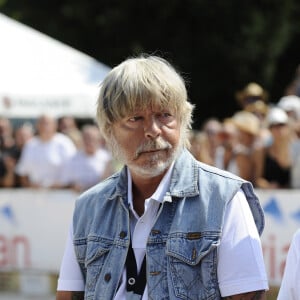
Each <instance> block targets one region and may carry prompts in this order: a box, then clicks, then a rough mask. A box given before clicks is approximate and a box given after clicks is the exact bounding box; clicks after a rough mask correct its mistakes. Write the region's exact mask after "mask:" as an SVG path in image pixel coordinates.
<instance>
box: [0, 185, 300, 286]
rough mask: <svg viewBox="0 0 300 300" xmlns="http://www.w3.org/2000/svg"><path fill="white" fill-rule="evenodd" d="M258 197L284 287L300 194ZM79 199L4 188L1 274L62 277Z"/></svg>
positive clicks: (276, 274)
mask: <svg viewBox="0 0 300 300" xmlns="http://www.w3.org/2000/svg"><path fill="white" fill-rule="evenodd" d="M256 193H257V195H258V197H259V199H260V201H261V204H262V206H263V209H264V212H265V219H266V226H265V230H264V233H263V235H262V245H263V251H264V259H265V264H266V268H267V273H268V278H269V283H270V285H272V286H279V285H280V282H281V278H282V274H283V269H284V265H285V259H286V254H287V251H288V248H289V245H290V242H291V238H292V236H293V234H294V232H295V231H296V230H297V228H298V227H300V190H256ZM77 196H78V195H77V194H76V193H74V192H72V191H69V190H31V189H14V190H13V189H2V190H0V273H2V274H4V273H9V272H17V273H20V274H22V273H27V274H34V273H35V272H41V273H43V274H47V273H48V274H58V272H59V267H60V263H61V259H62V255H63V251H64V247H65V241H66V236H67V233H68V228H69V224H70V222H71V219H72V212H73V208H74V202H75V200H76V198H77ZM31 276H32V275H31ZM26 278H27V280H28V276H27V277H26ZM23 281H24V280H23ZM25 281H26V280H25Z"/></svg>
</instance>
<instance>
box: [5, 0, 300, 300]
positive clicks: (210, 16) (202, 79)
mask: <svg viewBox="0 0 300 300" xmlns="http://www.w3.org/2000/svg"><path fill="white" fill-rule="evenodd" d="M299 15H300V2H299V1H296V0H285V1H279V0H272V1H270V0H261V1H238V0H226V1H221V0H186V1H180V0H168V1H157V0H151V1H137V0H116V1H112V0H98V1H94V0H90V1H85V0H72V1H71V0H52V1H49V0H40V1H35V0H22V1H20V0H0V38H1V42H0V123H1V124H0V129H1V132H0V135H1V143H2V144H1V151H0V187H1V189H0V300H9V299H12V300H21V299H45V300H46V299H47V300H48V299H54V297H55V296H54V293H55V289H56V282H57V276H58V272H59V266H60V261H61V258H62V254H63V250H64V242H65V238H66V235H67V230H68V225H69V222H70V221H71V216H72V210H73V205H74V201H75V199H76V198H77V196H78V193H79V192H81V191H83V190H84V189H86V188H88V186H89V185H90V183H89V185H86V186H85V187H78V184H74V185H73V186H72V188H70V189H66V187H65V186H60V187H59V189H51V190H50V189H48V187H49V184H48V183H43V184H41V186H40V187H39V189H36V187H35V188H34V189H32V188H33V186H30V185H26V184H24V183H20V182H19V181H18V180H19V177H18V176H17V174H15V167H16V165H17V163H18V161H19V159H20V156H21V152H22V151H21V150H22V149H23V147H25V144H26V143H25V140H23V142H21V146H19V145H18V143H17V139H16V137H17V136H14V134H15V133H13V132H14V130H16V129H20V128H21V130H22V131H23V130H24V131H25V132H27V133H28V132H29V136H28V137H27V138H26V139H27V140H29V139H31V138H32V137H33V136H37V133H38V130H37V129H38V128H37V127H38V122H37V121H38V120H39V118H40V117H41V115H43V114H45V113H49V114H51V116H54V117H55V118H57V121H58V127H57V128H56V129H55V130H57V132H60V133H62V134H64V135H67V136H68V137H69V138H70V139H71V140H72V142H73V143H74V145H75V146H76V147H74V149H75V148H76V151H79V152H80V151H85V150H86V149H85V147H90V146H87V145H85V139H84V137H83V136H82V128H84V125H86V124H94V115H95V99H96V98H95V97H96V94H97V91H98V86H99V83H100V82H101V80H102V79H103V77H104V76H105V75H106V74H107V72H108V71H109V70H110V69H111V68H113V67H114V66H115V65H117V64H119V63H120V62H121V61H123V60H124V59H126V58H127V57H130V56H136V55H139V54H141V53H149V54H156V55H159V56H162V57H164V58H166V59H167V60H169V61H170V62H171V63H172V64H173V65H174V66H175V67H176V68H177V70H178V71H179V72H180V73H181V74H182V75H183V77H184V78H185V80H186V83H187V88H188V93H189V98H190V101H191V102H192V103H194V104H195V105H196V110H195V113H194V124H193V129H194V133H195V134H194V135H191V139H193V141H194V142H195V145H194V144H193V143H192V149H191V150H192V152H193V151H195V152H193V154H195V156H196V157H197V158H199V160H202V161H205V162H207V163H210V164H213V165H214V164H215V161H214V159H212V157H210V155H211V152H213V151H215V150H216V149H217V148H218V147H219V148H220V147H221V148H222V151H223V150H224V149H225V150H224V151H225V152H226V149H228V146H229V142H228V141H229V139H228V140H227V138H229V137H231V136H233V134H232V132H231V131H230V130H231V129H232V125H234V126H235V129H234V130H236V129H237V128H238V130H246V131H247V134H248V136H249V134H250V136H252V137H251V139H252V142H251V143H252V145H249V146H247V147H249V149H250V148H251V151H250V150H249V151H247V155H248V154H249V155H250V154H251V158H250V156H249V157H248V158H246V160H247V161H248V162H250V163H252V165H251V166H250V168H251V169H252V171H253V169H256V164H255V162H254V160H253V161H252V158H253V157H252V154H253V153H254V152H256V150H257V149H258V148H259V150H261V149H263V150H265V149H269V148H270V147H271V146H272V145H274V144H275V143H276V142H274V141H277V142H278V141H279V142H278V143H279V144H280V143H281V142H280V141H282V139H283V138H284V136H283V135H280V134H278V133H274V134H273V132H272V130H274V132H275V130H277V131H276V132H279V131H278V128H279V127H280V126H282V125H287V124H288V123H291V122H290V121H289V122H288V116H287V115H284V116H283V115H282V112H279V113H278V112H275V113H274V114H273V115H272V118H273V119H272V120H271V119H270V117H268V115H267V110H268V109H269V108H270V107H273V106H277V103H278V102H279V100H280V99H282V97H284V96H290V95H296V96H298V97H299V96H300V18H299ZM249 83H254V85H253V84H250V85H249ZM257 100H258V101H257ZM285 100H286V99H285ZM289 100H291V99H289ZM293 100H295V99H292V100H291V101H292V102H289V105H292V104H293V105H294V104H295V101H296V106H293V105H292V106H287V105H282V109H286V110H287V113H290V112H291V111H288V110H291V109H295V111H294V112H295V114H296V117H294V119H293V120H292V123H293V126H292V129H291V132H292V134H289V137H288V138H287V139H288V140H289V141H290V140H293V142H292V143H290V142H287V143H286V144H285V145H283V147H284V150H286V149H288V150H290V149H292V150H293V151H294V152H293V153H294V154H293V155H294V156H292V155H291V157H288V159H287V161H286V162H285V163H286V165H288V171H289V172H293V171H292V169H293V166H296V165H297V170H296V167H295V168H294V169H295V170H296V171H297V174H296V173H295V172H296V171H295V172H294V173H295V174H296V175H295V176H294V175H293V176H294V177H293V178H295V179H294V181H293V180H292V179H290V178H289V180H288V181H289V182H285V183H284V184H282V185H281V186H280V185H279V184H278V185H276V186H275V185H272V184H270V185H266V183H265V182H263V184H260V185H259V184H257V182H258V180H257V178H254V177H253V178H252V177H251V179H249V178H247V179H248V180H250V181H252V179H253V181H252V182H253V184H254V185H255V187H256V191H257V194H258V196H259V198H260V200H261V202H262V205H263V208H264V210H265V214H266V230H265V232H264V234H263V236H262V243H263V250H264V257H265V262H266V268H267V272H268V276H269V279H270V286H271V290H270V292H269V294H268V300H271V299H276V295H277V291H278V287H279V285H280V281H281V278H282V274H283V269H284V264H285V258H286V254H287V251H288V247H289V243H290V241H291V238H292V235H293V233H294V232H295V231H296V229H297V228H298V227H299V226H300V201H299V196H300V189H299V188H300V139H299V138H300V106H299V105H300V99H299V98H297V99H296V100H295V101H293ZM247 101H250V102H247ZM256 101H257V103H256ZM254 103H256V104H255V105H254V106H253V105H252V104H254ZM290 103H292V104H290ZM240 110H246V111H248V112H251V113H254V114H255V115H260V117H263V118H266V119H264V120H263V121H264V123H260V125H257V128H256V127H255V126H256V125H255V124H256V123H255V122H258V121H255V120H254V125H253V126H254V127H255V128H256V129H255V128H254V129H253V130H252V128H251V126H252V125H251V124H252V123H251V122H252V121H251V120H249V119H247V118H246V119H244V117H247V116H244V115H243V116H241V115H238V116H236V118H235V117H233V118H231V117H232V116H234V115H235V113H236V112H238V111H240ZM261 114H263V116H261ZM242 117H243V118H242ZM291 118H292V117H291ZM212 119H213V122H212V123H209V122H208V121H209V120H212ZM229 119H230V120H229ZM216 120H217V121H218V122H220V123H219V124H217V125H216V123H215V122H214V121H216ZM228 120H229V121H230V122H229V123H230V124H229V123H228V122H227V121H228ZM48 121H49V120H48ZM260 121H261V119H260ZM265 121H266V122H267V123H266V124H265ZM268 122H269V123H268ZM271 122H273V123H271ZM24 124H25V125H24ZM208 124H209V125H208ZM228 124H229V125H230V126H229V127H228V128H227V125H228ZM245 124H246V126H245ZM257 124H258V123H257ZM215 125H216V126H217V127H215ZM221 125H222V128H221V127H220V126H221ZM242 125H244V126H242ZM218 126H219V127H218ZM224 126H225V127H226V128H225V127H224ZM245 127H246V128H245ZM258 127H260V129H259V132H258ZM275 127H276V128H277V129H275ZM220 128H221V129H220ZM88 130H90V131H93V130H94V129H93V128H92V129H91V128H89V129H88ZM227 130H228V131H227ZM260 130H262V131H260ZM83 131H84V130H83ZM198 131H199V132H200V133H201V134H200V135H198V133H199V132H198ZM7 132H8V133H9V134H7ZM86 134H88V133H86ZM231 134H232V135H231ZM53 135H54V132H53ZM91 136H92V133H91V132H90V136H89V139H93V141H94V144H95V143H96V144H97V147H98V148H101V149H102V150H101V151H107V149H106V148H105V144H104V142H103V140H102V139H101V137H100V136H97V137H95V136H94V137H91ZM7 137H8V138H7ZM291 137H292V138H291ZM6 138H7V139H6ZM23 139H24V138H23ZM86 139H87V138H86ZM225 139H226V141H225ZM254 139H255V141H254ZM27 140H26V142H27ZM257 140H259V143H257ZM6 141H7V145H8V146H6V145H5V143H6ZM191 141H192V140H191ZM199 141H200V142H199ZM198 142H199V145H200V146H199V145H198V144H197V143H198ZM235 142H236V141H235ZM231 143H232V144H231ZM281 144H284V143H281ZM258 145H259V146H258ZM295 145H296V147H295ZM16 146H18V147H19V149H17V154H16ZM238 146H239V147H237V148H239V149H240V148H241V147H240V146H241V144H239V145H238ZM18 147H17V148H18ZM199 147H200V152H201V155H200V152H199V153H196V152H197V151H198V150H199V149H198V148H199ZM243 147H244V148H245V145H243ZM219 148H218V149H219ZM229 148H230V153H231V154H232V153H234V154H236V152H235V150H234V149H233V148H234V147H233V141H230V147H229ZM252 148H253V149H252ZM295 149H296V150H295ZM98 150H99V149H98ZM98 150H97V151H98ZM74 151H75V150H74ZM204 152H206V154H207V155H206V156H205V155H203V153H204ZM248 152H249V153H248ZM250 152H251V153H250ZM74 153H75V152H74ZM76 153H77V152H76ZM8 154H9V155H10V156H11V157H12V159H10V160H7V158H6V157H7V155H8ZM198 154H199V157H198V156H197V155H198ZM242 154H245V153H242ZM106 156H107V157H110V156H109V154H106ZM102 157H103V155H102ZM206 159H207V160H206ZM2 161H3V162H2ZM296 161H297V163H296ZM1 163H2V165H3V166H1ZM102 163H103V164H104V162H103V161H101V164H102ZM105 163H108V164H109V165H110V170H109V172H108V173H107V174H109V173H111V172H113V171H114V170H116V169H118V168H119V167H120V166H118V165H116V162H114V161H110V160H109V159H107V162H105ZM37 164H38V163H37ZM70 165H71V164H70ZM70 165H68V167H69V168H70ZM62 167H63V168H64V169H66V166H65V165H62ZM1 168H2V169H1ZM224 168H225V165H224ZM225 169H227V167H226V168H225ZM229 170H230V169H229ZM243 170H245V167H243ZM9 171H11V173H10V172H9ZM1 172H2V173H1ZM101 172H102V173H101V180H102V179H103V178H104V177H105V176H104V175H103V172H104V171H103V170H101ZM70 173H72V172H70ZM73 173H76V172H73ZM294 173H293V174H294ZM99 174H100V173H99ZM99 174H98V173H97V176H98V177H97V178H96V180H98V181H99V180H100V175H99ZM107 174H106V175H107ZM11 175H13V177H11ZM21 175H24V174H21ZM27 175H28V174H27ZM238 175H240V176H242V175H241V173H239V174H238ZM245 176H246V175H245ZM242 177H243V176H242ZM11 178H13V179H12V180H10V179H11ZM258 179H260V178H258ZM74 180H75V179H74ZM81 183H82V182H81Z"/></svg>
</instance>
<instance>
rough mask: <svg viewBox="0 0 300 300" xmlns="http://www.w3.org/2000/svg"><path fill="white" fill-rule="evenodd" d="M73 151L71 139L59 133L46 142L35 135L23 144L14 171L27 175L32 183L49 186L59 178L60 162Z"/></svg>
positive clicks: (71, 154) (65, 159)
mask: <svg viewBox="0 0 300 300" xmlns="http://www.w3.org/2000/svg"><path fill="white" fill-rule="evenodd" d="M75 152H76V148H75V146H74V144H73V142H72V141H71V139H70V138H68V137H67V136H65V135H63V134H61V133H56V134H55V135H54V136H53V138H52V139H51V140H49V141H47V142H44V141H42V140H41V139H40V138H39V137H38V136H35V137H33V138H31V139H30V140H29V141H28V142H27V143H26V145H25V146H24V149H23V151H22V154H21V158H20V160H19V162H18V164H17V166H16V173H17V174H19V175H20V176H28V177H29V181H30V182H32V183H34V184H38V185H40V186H42V187H49V186H51V185H53V184H55V183H56V181H57V178H59V175H60V173H61V167H62V164H63V163H64V162H65V161H67V160H69V159H70V157H72V156H73V155H74V154H75Z"/></svg>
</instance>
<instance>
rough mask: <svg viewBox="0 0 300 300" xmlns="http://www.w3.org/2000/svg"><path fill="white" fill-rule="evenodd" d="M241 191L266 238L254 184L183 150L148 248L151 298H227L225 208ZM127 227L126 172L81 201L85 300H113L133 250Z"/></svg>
mask: <svg viewBox="0 0 300 300" xmlns="http://www.w3.org/2000/svg"><path fill="white" fill-rule="evenodd" d="M240 188H242V189H243V191H244V193H245V195H246V198H247V200H248V203H249V206H250V209H251V211H252V214H253V217H254V220H255V223H256V226H257V229H258V232H259V233H260V234H261V233H262V231H263V228H264V215H263V211H262V209H261V206H260V204H259V201H258V199H257V197H256V196H255V194H254V192H253V188H252V185H251V184H250V183H249V182H246V181H244V180H242V179H241V178H239V177H237V176H234V175H232V174H230V173H228V172H225V171H221V170H219V169H216V168H213V167H210V166H207V165H205V164H202V163H200V162H198V161H196V160H195V159H194V158H193V157H192V155H191V154H190V153H189V152H188V151H187V150H183V152H182V153H181V155H180V157H179V158H178V159H177V161H176V163H175V165H174V170H173V173H172V178H171V183H170V188H169V192H167V193H166V195H165V197H164V202H163V205H162V206H161V207H160V210H159V212H158V215H157V220H156V222H155V225H154V226H153V228H152V230H151V232H150V235H149V237H148V241H147V248H146V257H147V286H148V298H149V299H157V300H163V299H191V300H192V299H198V300H201V299H206V300H209V299H211V300H216V299H221V296H220V291H219V288H218V279H217V247H218V245H219V244H220V237H221V233H222V228H223V219H224V212H225V207H226V205H227V204H228V202H229V201H230V200H231V199H232V198H233V197H234V195H235V194H236V193H237V192H238V190H239V189H240ZM129 224H130V222H129V209H128V202H127V173H126V169H125V168H124V169H123V170H122V171H121V172H120V173H118V174H115V175H113V176H112V177H110V178H109V179H107V180H105V181H104V182H101V183H100V184H99V185H97V186H95V187H94V188H92V189H90V190H89V191H87V192H85V193H84V194H83V195H81V196H80V198H79V199H78V200H77V201H76V206H75V211H74V219H73V227H74V246H75V253H76V257H77V260H78V262H79V265H80V268H81V270H82V272H83V274H84V278H85V282H86V287H85V299H94V300H101V299H103V300H107V299H113V298H114V295H115V293H116V291H117V289H118V284H119V282H120V279H121V276H122V272H123V269H124V265H125V260H126V255H127V250H128V246H129V239H130V234H129V232H130V229H129Z"/></svg>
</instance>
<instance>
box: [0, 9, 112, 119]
mask: <svg viewBox="0 0 300 300" xmlns="http://www.w3.org/2000/svg"><path fill="white" fill-rule="evenodd" d="M0 39H1V47H0V66H1V67H0V114H1V115H3V114H4V115H6V116H7V117H16V118H18V117H31V118H32V117H37V116H39V115H40V114H41V113H52V114H54V115H57V116H59V115H64V114H69V115H74V116H75V117H83V118H86V117H93V116H94V114H95V103H96V96H97V92H98V89H99V83H100V82H101V81H102V80H103V78H104V77H105V75H106V74H107V73H108V72H109V70H110V68H109V67H108V66H106V65H104V64H102V63H100V62H98V61H96V60H95V59H94V58H92V57H90V56H88V55H86V54H83V53H81V52H79V51H78V50H76V49H73V48H71V47H69V46H67V45H65V44H63V43H61V42H59V41H57V40H55V39H53V38H51V37H49V36H46V35H45V34H42V33H40V32H39V31H36V30H34V29H32V28H30V27H28V26H26V25H23V24H21V23H19V22H17V21H15V20H13V19H10V18H8V17H6V16H5V15H2V14H0Z"/></svg>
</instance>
